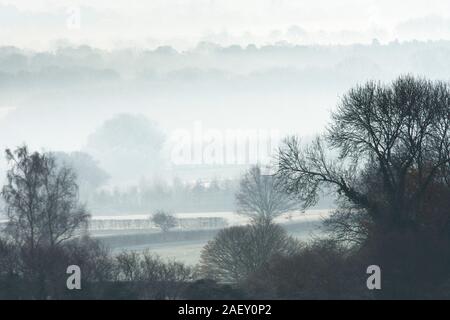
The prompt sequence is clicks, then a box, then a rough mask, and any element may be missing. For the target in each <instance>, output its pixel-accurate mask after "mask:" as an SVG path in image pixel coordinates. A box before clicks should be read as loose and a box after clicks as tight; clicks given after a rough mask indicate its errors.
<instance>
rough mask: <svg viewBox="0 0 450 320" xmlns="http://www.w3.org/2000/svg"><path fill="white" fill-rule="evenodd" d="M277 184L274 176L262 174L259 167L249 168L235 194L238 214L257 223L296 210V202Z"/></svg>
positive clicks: (277, 181)
mask: <svg viewBox="0 0 450 320" xmlns="http://www.w3.org/2000/svg"><path fill="white" fill-rule="evenodd" d="M279 182H280V181H279V180H278V179H277V178H276V177H275V176H273V175H269V174H267V175H265V174H263V173H262V172H261V168H260V167H259V166H254V167H252V168H250V170H249V171H248V172H247V173H246V174H245V175H244V177H243V178H242V180H241V182H240V188H239V191H238V192H237V194H236V202H237V207H238V213H240V214H242V215H245V216H248V217H250V219H251V220H252V221H253V222H257V223H259V222H270V221H272V220H273V219H274V218H276V217H277V216H279V215H281V214H283V213H285V212H288V211H291V210H294V209H296V208H298V205H297V203H298V202H297V201H294V200H293V199H292V197H289V195H288V194H287V193H286V192H285V190H284V189H283V188H282V186H281V184H280V183H279Z"/></svg>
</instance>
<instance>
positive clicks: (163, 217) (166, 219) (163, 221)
mask: <svg viewBox="0 0 450 320" xmlns="http://www.w3.org/2000/svg"><path fill="white" fill-rule="evenodd" d="M150 219H151V221H152V222H153V223H154V224H155V225H156V226H157V227H158V228H160V229H161V231H162V232H164V233H165V232H168V231H169V230H170V229H172V228H174V227H176V226H177V219H176V218H175V217H174V216H173V215H171V214H170V213H167V212H165V211H162V210H159V211H157V212H156V213H155V214H153V216H152V217H151V218H150Z"/></svg>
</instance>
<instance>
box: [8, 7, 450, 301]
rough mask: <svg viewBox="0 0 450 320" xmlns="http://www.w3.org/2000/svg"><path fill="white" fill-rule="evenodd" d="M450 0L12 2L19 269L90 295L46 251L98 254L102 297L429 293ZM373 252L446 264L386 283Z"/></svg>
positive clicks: (51, 293)
mask: <svg viewBox="0 0 450 320" xmlns="http://www.w3.org/2000/svg"><path fill="white" fill-rule="evenodd" d="M406 9H407V10H406ZM449 10H450V4H449V2H448V1H441V0H431V1H428V3H427V4H424V3H423V2H421V1H396V2H395V3H392V1H384V0H383V1H372V0H364V1H356V0H345V1H339V3H335V2H334V1H326V0H319V1H293V0H264V1H256V0H255V1H254V0H249V1H244V2H241V1H225V0H198V1H194V0H190V1H166V0H165V1H162V0H161V1H160V0H155V1H151V2H144V1H131V2H130V1H114V2H113V3H112V2H106V1H84V0H79V1H50V0H48V1H25V0H20V1H5V0H0V152H1V153H0V155H1V156H0V186H2V187H3V188H0V191H1V200H0V285H1V284H2V283H16V282H14V281H16V280H14V279H16V278H8V277H9V276H10V275H14V276H17V279H20V280H17V283H19V284H20V285H17V287H18V288H19V289H17V292H15V293H14V294H15V296H12V298H13V299H14V298H17V299H21V298H23V297H25V298H29V297H31V298H33V299H34V298H37V299H42V298H47V297H50V298H56V299H58V298H73V296H71V295H70V293H66V292H62V291H58V290H60V289H58V288H60V286H59V282H60V281H62V280H61V279H62V278H61V279H60V278H58V277H59V275H55V276H54V278H52V276H48V278H46V277H47V273H46V272H47V271H43V267H42V265H44V263H43V262H42V264H40V263H41V262H40V260H39V259H38V258H36V257H38V256H42V257H48V259H46V261H50V262H49V265H48V266H47V267H48V268H47V269H48V270H60V269H61V268H62V266H65V264H66V262H67V261H69V260H70V261H75V262H76V263H77V265H78V264H79V265H81V266H82V268H86V269H88V270H89V272H90V273H89V274H90V275H92V276H91V278H89V279H88V280H87V281H88V283H89V285H92V287H91V288H90V289H89V290H90V291H88V292H89V293H87V295H86V297H87V298H97V297H103V298H105V297H106V298H111V297H112V298H113V299H115V298H117V299H121V298H126V299H172V298H173V299H179V298H186V297H187V298H193V299H196V298H200V299H203V298H204V297H209V295H210V294H211V292H213V293H214V294H216V295H217V297H216V298H222V299H223V298H236V299H241V298H263V299H266V298H268V299H279V298H281V299H284V298H286V299H291V298H294V299H302V298H313V299H317V298H318V299H327V298H344V299H347V298H350V299H353V298H355V297H356V298H361V299H366V298H368V299H372V298H378V297H381V298H388V299H389V298H399V297H400V298H402V297H410V296H412V297H415V296H414V294H413V295H410V294H411V292H414V293H416V292H422V291H424V292H425V291H426V290H425V289H428V288H429V287H430V286H433V285H435V283H436V279H434V278H433V279H431V278H432V277H431V274H433V273H436V277H437V274H440V273H439V272H437V271H436V272H435V265H436V264H437V262H436V261H441V260H442V261H445V263H448V265H450V263H449V262H448V261H450V257H447V255H446V254H447V250H446V248H447V247H450V240H448V239H447V238H446V237H447V236H446V235H447V234H448V230H447V229H446V228H447V226H448V225H450V222H449V221H448V217H447V216H448V206H447V204H448V199H450V196H449V195H450V194H449V185H450V184H449V181H450V179H449V177H450V175H449V172H448V168H449V167H450V166H449V164H450V159H449V158H448V154H449V152H448V151H449V150H450V140H449V132H450V127H449V123H448V119H449V115H450V113H449V110H450V109H449V101H450V98H449V96H450V93H449V92H450V89H449V88H448V87H447V84H448V81H449V80H450V15H448V14H447V12H450V11H449ZM431 203H433V206H430V204H431ZM58 232H60V233H58ZM440 237H443V238H442V239H441V238H440ZM414 244H415V245H414ZM414 246H416V247H417V248H419V249H417V250H414V249H413V248H412V247H414ZM386 247H388V248H391V249H392V250H391V251H389V250H388V251H386V252H387V253H384V252H383V250H384V248H386ZM24 248H25V249H24ZM380 248H382V249H383V250H382V249H380ZM430 248H433V250H431V249H430ZM22 249H23V250H22ZM354 249H355V250H354ZM356 249H357V250H356ZM441 249H442V251H439V250H441ZM21 250H22V251H21ZM27 250H29V255H27V256H24V257H22V256H20V255H19V254H18V252H22V253H21V254H25V253H27V252H28V251H27ZM40 250H42V251H40ZM58 250H59V251H58ZM23 252H25V253H23ZM355 252H356V253H355ZM398 252H402V254H404V255H405V256H407V257H408V259H411V260H408V261H409V264H408V262H399V261H397V260H396V258H397V257H402V255H401V254H398ZM436 252H437V253H436ZM449 252H450V251H449ZM435 253H436V254H435ZM427 254H429V256H428V255H427ZM433 254H435V255H433ZM46 255H47V256H46ZM18 256H20V258H17V257H18ZM12 257H16V258H17V259H22V260H20V264H19V263H11V261H13V260H14V259H15V258H12ZM94 257H98V258H94ZM322 257H325V258H324V259H322ZM394 257H395V258H394ZM241 258H242V259H241ZM27 259H28V260H27ZM33 259H36V260H33ZM77 259H78V260H77ZM96 259H97V260H96ZM240 259H241V260H242V261H241V260H240ZM371 259H372V260H371ZM399 259H400V258H399ZM405 259H406V258H405ZM439 259H441V260H439ZM38 260H39V261H38ZM369 260H370V261H377V263H378V261H380V264H381V263H384V265H386V268H387V269H388V268H389V267H390V268H392V269H390V270H391V271H392V274H396V272H400V271H402V272H403V271H404V270H406V269H408V268H406V267H405V265H408V266H409V265H413V266H414V268H416V269H417V270H419V271H420V272H421V271H422V270H424V269H426V270H428V271H427V272H426V274H427V275H430V276H429V277H428V276H424V277H423V278H420V277H419V278H420V279H419V280H418V283H420V285H418V287H414V288H413V289H411V290H409V289H407V285H406V284H405V283H409V282H408V279H416V278H417V275H418V273H419V271H417V270H416V269H414V268H411V269H408V272H409V273H407V275H405V278H402V279H401V280H399V282H396V281H397V280H396V279H395V277H394V276H392V278H388V280H387V282H386V283H387V287H389V285H391V284H392V288H394V289H392V290H391V291H389V290H390V289H389V290H387V291H386V293H384V292H383V293H380V294H378V293H374V294H373V293H372V292H368V291H366V288H365V279H363V278H364V277H365V276H366V274H362V275H355V276H354V277H350V276H348V274H353V273H354V272H355V270H365V268H366V267H367V266H366V265H365V263H366V262H367V261H369ZM447 260H448V261H447ZM51 261H54V263H53V262H52V263H51ZM402 261H403V260H402ZM405 261H407V259H406V260H405ZM419 261H420V262H419ZM424 261H425V262H424ZM75 262H74V263H75ZM403 263H404V264H403ZM422 263H424V264H426V263H428V264H427V265H426V266H424V265H422ZM445 263H444V265H445V266H447V264H445ZM16 265H20V266H21V268H22V269H20V270H19V269H17V268H16ZM150 265H151V266H154V268H155V269H152V270H156V269H158V268H160V269H161V270H165V271H164V272H166V273H164V274H165V275H166V276H167V278H158V277H160V275H161V274H162V273H159V274H158V276H155V277H156V278H155V277H154V275H153V273H151V272H150V271H149V270H150V269H151V267H150ZM104 266H105V267H104ZM106 266H107V267H106ZM130 266H134V267H133V268H135V269H133V270H131V268H132V267H130ZM155 266H156V267H155ZM331 266H338V267H336V268H337V269H338V270H337V271H336V272H335V273H334V271H333V270H332V269H333V268H332V267H331ZM362 266H363V267H362ZM103 267H104V268H103ZM2 268H3V269H2ZM8 268H9V269H8ZM58 268H59V269H58ZM127 268H128V269H127ZM339 268H340V269H339ZM99 269H101V270H102V271H101V272H100V271H99V273H97V271H98V270H99ZM443 269H445V268H443ZM61 270H62V269H61ZM103 270H113V271H108V272H109V273H108V272H106V271H105V274H103V273H102V272H103ZM311 270H314V271H311ZM317 270H318V271H317ZM399 270H400V271H399ZM430 270H431V271H430ZM439 270H441V269H439ZM391 271H387V272H391ZM48 272H50V271H48ZM55 272H56V271H55ZM55 272H53V273H55ZM314 272H319V273H320V272H321V273H320V274H319V275H311V276H310V275H309V274H310V273H314ZM50 273H52V272H50ZM55 274H57V272H56V273H55ZM97 274H101V276H98V277H97V276H96V275H97ZM274 274H277V276H274ZM330 274H333V276H330ZM334 274H336V276H334ZM93 275H95V276H93ZM283 275H286V276H285V278H283ZM390 275H391V273H389V277H390ZM440 275H441V274H440ZM322 276H323V277H330V278H329V279H331V280H330V281H329V282H327V284H326V285H323V287H320V288H318V289H316V286H315V283H314V281H313V280H312V279H313V278H314V277H318V278H320V277H322ZM446 276H448V277H449V279H450V275H447V274H445V273H444V272H443V273H442V277H446ZM61 277H62V276H61ZM161 277H162V276H161ZM430 277H431V278H430ZM293 278H295V279H297V280H296V281H297V282H292V283H291V279H293ZM11 279H13V280H11ZM42 279H44V280H42ZM105 279H107V280H105ZM154 279H156V280H154ZM174 279H175V280H174ZM260 279H265V281H266V282H264V281H260ZM298 279H300V280H298ZM327 279H328V278H327ZM361 279H363V280H364V281H362V280H361ZM41 280H42V283H41V282H40V281H41ZM2 281H3V282H2ZM8 281H9V282H8ZM11 281H12V282H11ZM27 281H28V282H27ZM102 281H106V282H109V283H116V284H117V283H121V282H123V283H126V284H129V285H130V288H128V289H127V290H128V291H125V293H124V294H123V296H119V295H118V293H117V292H118V291H117V290H115V289H108V290H111V291H107V289H105V291H104V292H102V293H99V292H97V291H96V290H97V289H95V285H94V284H97V283H103V282H102ZM208 281H212V282H208ZM421 281H422V282H421ZM27 283H31V284H32V285H30V286H33V290H34V291H33V290H31V291H30V292H31V293H30V296H26V294H24V293H23V292H26V291H27V285H28V284H27ZM136 283H140V284H146V285H148V284H149V283H152V285H153V286H155V287H157V289H155V290H156V291H152V290H150V289H148V287H146V286H145V285H144V286H143V287H142V288H141V287H140V289H136V288H134V287H133V288H132V285H135V284H136ZM167 283H170V286H169V285H167ZM324 283H325V282H324ZM361 283H363V284H364V285H363V286H362V287H361ZM247 285H249V286H248V287H249V288H250V289H243V288H244V287H247ZM343 286H348V287H349V288H350V289H349V290H348V292H347V291H345V290H341V288H342V287H343ZM420 286H422V287H420ZM99 287H101V288H103V287H102V286H99ZM169 287H170V288H169ZM272 287H273V288H277V289H273V291H272V290H271V289H268V288H272ZM435 287H436V286H435ZM105 288H106V287H105ZM168 288H169V289H168ZM286 288H287V289H286ZM305 288H306V289H305ZM389 288H391V287H389ZM399 288H400V289H399ZM408 288H409V287H408ZM424 288H425V289H424ZM443 288H444V289H441V288H440V287H439V289H436V290H439V291H436V292H437V293H436V295H437V296H438V297H447V296H448V295H447V294H446V293H445V294H444V293H443V292H446V291H445V286H444V287H443ZM397 289H398V291H396V290H397ZM422 289H423V290H422ZM277 290H278V291H277ZM283 290H284V291H283ZM402 290H404V291H402ZM421 290H422V291H421ZM344 291H345V292H344ZM262 292H264V294H263V293H262ZM377 294H378V295H377ZM408 295H410V296H408ZM431 295H432V294H431V293H430V296H431ZM3 297H6V298H11V297H9V296H7V295H6V294H4V295H2V292H0V299H2V298H3Z"/></svg>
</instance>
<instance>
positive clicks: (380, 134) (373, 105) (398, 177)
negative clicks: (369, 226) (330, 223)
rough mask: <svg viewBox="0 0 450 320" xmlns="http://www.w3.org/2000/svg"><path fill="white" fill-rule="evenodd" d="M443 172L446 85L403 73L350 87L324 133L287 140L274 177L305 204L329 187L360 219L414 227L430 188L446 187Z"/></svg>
mask: <svg viewBox="0 0 450 320" xmlns="http://www.w3.org/2000/svg"><path fill="white" fill-rule="evenodd" d="M326 150H331V152H336V153H337V154H338V157H333V156H332V155H330V152H329V151H326ZM449 170H450V88H449V85H448V84H446V83H443V82H431V81H426V80H422V79H416V78H414V77H411V76H405V77H400V78H399V79H397V80H396V81H394V82H393V83H392V84H391V85H383V84H380V83H375V82H369V83H367V84H366V85H364V86H359V87H356V88H355V89H352V90H350V91H349V93H347V94H346V95H345V96H344V97H343V99H342V102H341V104H340V105H339V106H338V108H337V110H336V111H335V112H334V113H333V115H332V122H331V125H330V126H329V128H328V132H327V133H326V134H325V135H324V136H323V137H319V138H317V139H316V140H315V141H314V142H313V143H312V144H310V145H308V146H302V145H301V144H300V141H299V140H298V139H297V138H289V139H287V140H286V141H285V143H284V145H283V146H282V147H281V148H280V152H279V169H278V172H277V176H278V177H279V178H280V179H282V180H283V184H284V187H285V189H286V191H288V192H289V193H291V194H295V195H296V196H297V197H298V198H299V199H300V200H301V201H302V203H303V204H304V206H306V207H307V206H311V205H313V204H314V203H316V201H317V195H318V192H319V190H320V189H321V188H324V187H331V188H332V189H333V190H334V191H336V193H337V194H338V195H340V196H342V197H343V198H345V199H346V201H347V203H351V204H352V210H353V212H358V211H361V210H362V212H364V213H365V214H367V215H368V219H363V221H366V222H367V221H368V220H372V222H373V224H374V225H375V226H377V227H383V228H408V227H411V226H418V225H419V223H418V217H419V216H420V214H419V212H420V211H421V209H422V208H423V207H424V201H425V200H424V199H425V196H426V194H427V190H428V191H429V189H430V186H431V185H433V183H446V184H447V185H448V179H447V180H446V178H445V177H449ZM339 221H340V222H344V223H345V219H344V220H342V219H339ZM351 221H353V222H354V221H355V220H351ZM346 227H349V225H347V226H346ZM350 227H351V226H350Z"/></svg>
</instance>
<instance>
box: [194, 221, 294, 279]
mask: <svg viewBox="0 0 450 320" xmlns="http://www.w3.org/2000/svg"><path fill="white" fill-rule="evenodd" d="M299 247H300V245H299V243H298V242H297V241H296V240H295V239H293V238H292V237H290V236H288V235H287V234H286V231H285V230H284V229H283V228H282V227H280V226H279V225H276V224H272V223H264V224H255V225H247V226H234V227H230V228H226V229H223V230H221V231H220V232H219V233H218V234H217V236H216V237H215V238H214V239H213V240H211V241H209V242H208V244H207V245H206V246H205V247H204V248H203V250H202V253H201V262H200V265H201V271H202V273H203V274H204V275H205V276H206V277H209V278H212V279H216V280H219V281H224V282H233V283H238V282H240V281H241V280H244V279H246V278H247V277H248V276H249V275H250V274H251V273H252V272H255V271H256V270H258V269H259V268H262V267H263V266H264V265H265V263H266V262H267V261H268V260H269V258H270V257H272V256H274V255H290V254H293V253H295V252H296V251H297V250H298V249H299Z"/></svg>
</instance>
